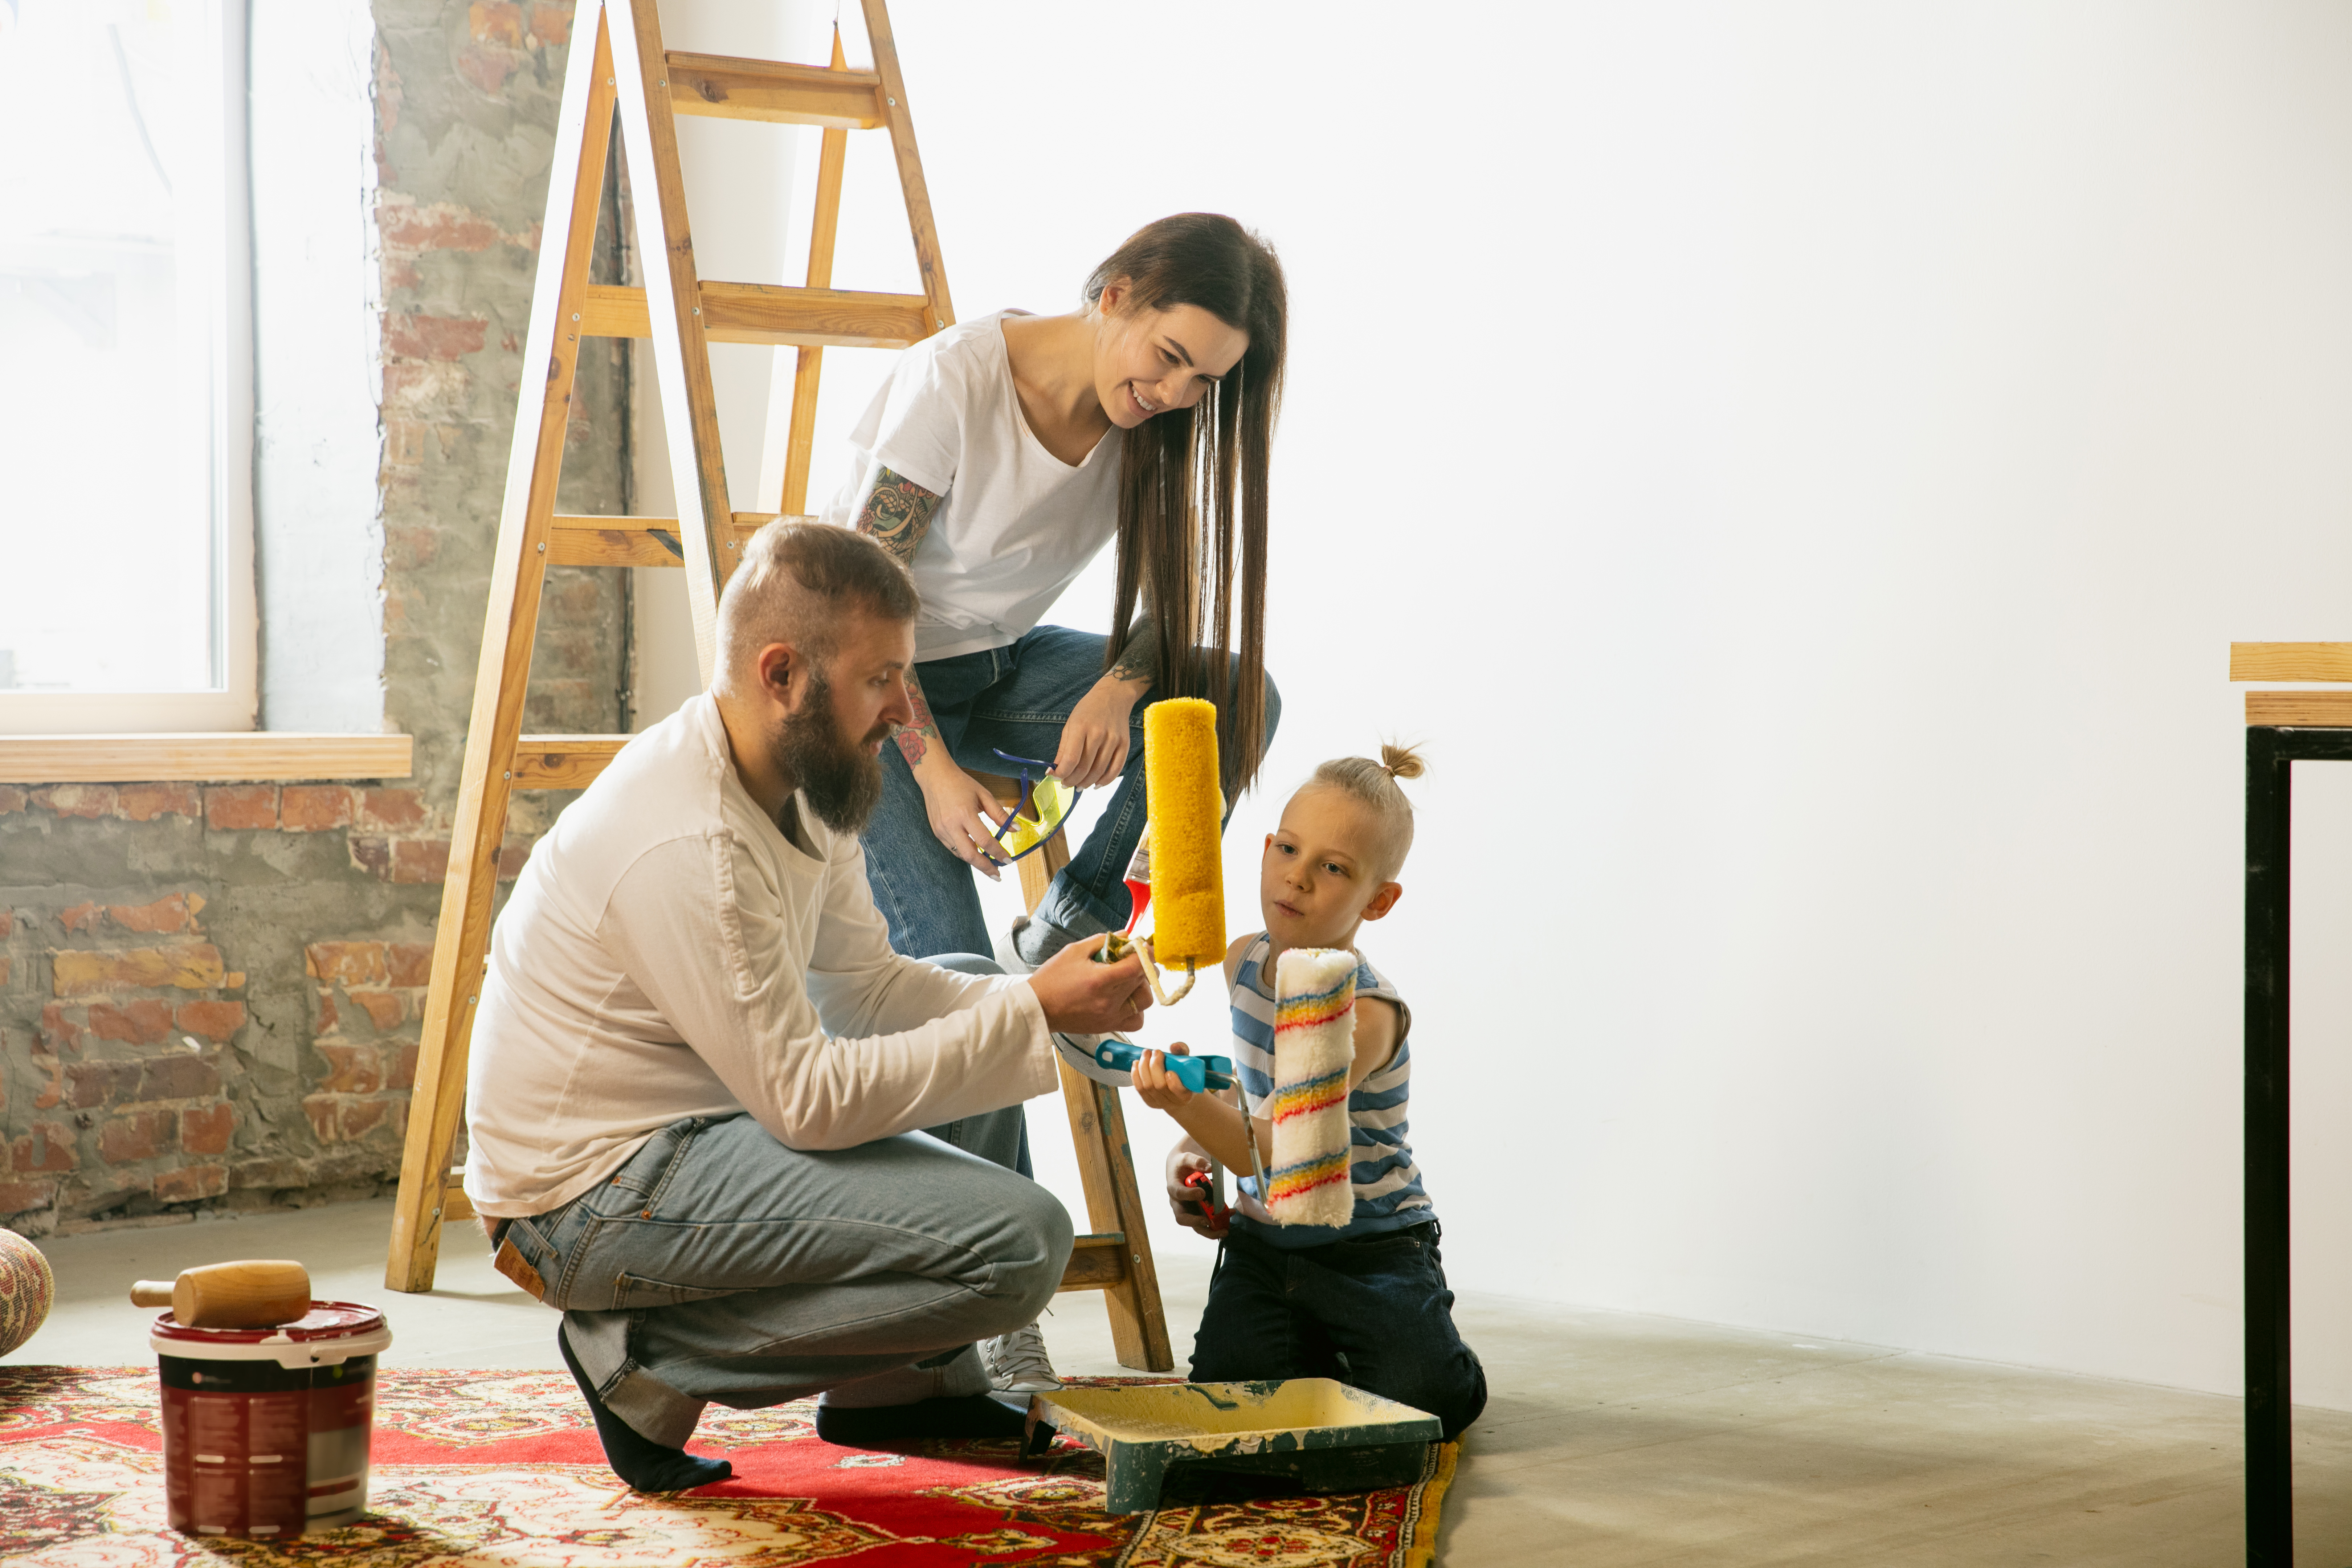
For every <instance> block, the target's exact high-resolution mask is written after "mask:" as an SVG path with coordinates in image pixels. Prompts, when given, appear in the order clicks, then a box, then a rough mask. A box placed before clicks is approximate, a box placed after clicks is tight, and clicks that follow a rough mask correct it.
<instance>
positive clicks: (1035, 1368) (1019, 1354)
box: [980, 1322, 1062, 1394]
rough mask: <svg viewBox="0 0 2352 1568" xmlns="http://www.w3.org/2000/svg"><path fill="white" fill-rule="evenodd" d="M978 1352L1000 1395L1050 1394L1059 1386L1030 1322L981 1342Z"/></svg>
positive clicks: (1042, 1341) (1042, 1339)
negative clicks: (986, 1364)
mask: <svg viewBox="0 0 2352 1568" xmlns="http://www.w3.org/2000/svg"><path fill="white" fill-rule="evenodd" d="M980 1354H981V1359H982V1361H985V1362H986V1363H988V1376H989V1381H990V1382H992V1383H993V1384H995V1385H996V1388H997V1392H999V1393H1000V1394H1051V1393H1053V1392H1054V1391H1055V1389H1057V1388H1059V1387H1061V1386H1062V1380H1061V1379H1060V1378H1058V1377H1055V1375H1054V1363H1052V1362H1051V1361H1049V1360H1048V1359H1046V1355H1045V1335H1044V1334H1042V1333H1040V1332H1038V1331H1037V1325H1036V1324H1035V1323H1034V1322H1030V1323H1026V1324H1024V1325H1023V1326H1022V1327H1020V1328H1017V1329H1015V1330H1013V1331H1012V1332H1011V1333H1009V1334H1003V1335H999V1336H998V1337H997V1338H995V1339H992V1340H982V1341H981V1342H980Z"/></svg>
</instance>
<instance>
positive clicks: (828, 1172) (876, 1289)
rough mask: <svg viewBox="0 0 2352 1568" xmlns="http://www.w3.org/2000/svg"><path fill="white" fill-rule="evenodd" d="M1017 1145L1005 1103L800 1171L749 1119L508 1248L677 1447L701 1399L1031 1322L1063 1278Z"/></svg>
mask: <svg viewBox="0 0 2352 1568" xmlns="http://www.w3.org/2000/svg"><path fill="white" fill-rule="evenodd" d="M932 962H934V963H940V965H942V966H943V967H946V968H950V969H956V970H960V971H962V972H963V973H997V972H998V971H997V968H996V965H995V964H994V963H992V962H991V961H989V960H987V959H982V958H973V957H970V956H968V955H961V954H959V955H956V956H954V957H950V958H942V959H935V960H933V961H932ZM1021 1128H1022V1110H1021V1107H1020V1106H1019V1105H1017V1104H1016V1105H1012V1106H1008V1107H1006V1108H1004V1109H1003V1110H992V1111H989V1112H987V1113H986V1114H984V1115H981V1116H971V1117H965V1118H964V1119H962V1120H961V1121H957V1122H953V1123H950V1124H949V1125H947V1126H944V1127H935V1128H932V1129H930V1130H929V1131H928V1132H907V1133H901V1134H899V1135H898V1137H895V1138H883V1139H877V1141H875V1142H871V1143H865V1144H860V1145H859V1146H858V1147H856V1148H854V1149H839V1150H820V1151H803V1150H796V1149H787V1148H785V1147H784V1146H783V1145H782V1143H779V1142H776V1141H775V1139H773V1138H772V1137H771V1136H769V1134H768V1132H767V1131H766V1130H765V1129H763V1128H761V1125H760V1124H759V1123H758V1122H757V1121H753V1120H752V1119H751V1117H750V1116H748V1115H736V1116H729V1117H717V1118H713V1117H692V1118H689V1119H688V1120H687V1121H679V1122H676V1123H673V1124H672V1125H670V1126H668V1127H666V1128H664V1129H663V1130H662V1131H659V1132H657V1133H656V1134H655V1135H654V1136H653V1137H652V1139H651V1140H649V1141H648V1142H646V1145H645V1146H644V1147H643V1148H641V1149H639V1150H638V1151H637V1152H636V1153H635V1154H634V1155H632V1156H631V1157H630V1159H629V1162H628V1163H626V1164H625V1165H623V1166H622V1167H621V1168H620V1170H618V1171H616V1172H615V1173H614V1174H613V1175H612V1176H611V1177H610V1178H609V1179H608V1180H606V1181H605V1182H604V1183H603V1184H601V1185H599V1186H596V1187H593V1188H591V1189H590V1190H589V1191H588V1192H586V1193H583V1194H581V1195H580V1196H579V1197H577V1198H574V1199H572V1201H571V1202H570V1203H568V1204H565V1205H562V1207H561V1208H556V1209H551V1210H550V1211H548V1212H547V1213H545V1214H541V1215H531V1216H530V1218H528V1219H518V1220H516V1221H514V1222H513V1223H512V1224H511V1225H509V1226H508V1227H507V1231H506V1239H507V1240H509V1241H511V1242H513V1243H514V1245H515V1247H516V1249H517V1250H518V1251H520V1253H521V1254H522V1256H523V1258H525V1260H527V1261H528V1262H529V1263H530V1266H531V1267H532V1268H536V1269H537V1270H538V1271H539V1275H540V1278H541V1279H543V1280H544V1281H545V1282H546V1285H547V1294H546V1297H545V1300H546V1301H547V1304H548V1305H550V1306H551V1307H559V1308H562V1310H563V1336H564V1338H565V1339H566V1340H567V1341H569V1342H570V1343H571V1346H572V1354H573V1355H575V1356H576V1357H578V1358H579V1361H580V1366H581V1370H582V1371H583V1372H584V1373H586V1374H587V1375H588V1378H589V1381H590V1382H591V1383H593V1384H595V1386H596V1389H597V1392H598V1394H600V1396H601V1397H602V1398H603V1399H604V1402H605V1405H606V1406H607V1407H608V1408H609V1409H611V1410H612V1411H613V1412H614V1414H615V1415H619V1416H620V1417H621V1418H622V1419H623V1420H625V1421H626V1422H627V1423H628V1424H629V1425H630V1426H633V1427H635V1428H636V1430H638V1431H639V1432H641V1433H643V1434H644V1435H645V1436H647V1437H650V1438H652V1439H653V1440H654V1441H656V1442H658V1443H665V1444H667V1445H669V1446H670V1447H684V1446H685V1443H686V1440H687V1438H688V1436H692V1435H693V1432H694V1426H695V1423H696V1422H697V1421H698V1420H699V1419H700V1418H701V1415H702V1410H703V1407H704V1405H707V1404H709V1403H710V1402H712V1401H716V1402H718V1403H719V1404H721V1405H732V1406H734V1407H735V1408H737V1409H746V1410H748V1409H757V1408H760V1407H761V1406H764V1405H780V1404H782V1403H783V1402H784V1401H786V1400H788V1399H799V1398H803V1397H805V1396H807V1395H808V1394H814V1393H816V1392H818V1391H819V1390H821V1389H826V1388H831V1387H834V1386H835V1385H836V1384H844V1383H848V1382H851V1381H853V1380H856V1379H860V1378H872V1377H873V1376H874V1375H875V1374H876V1373H888V1372H892V1371H894V1370H895V1369H898V1368H901V1367H907V1366H908V1365H909V1364H910V1363H915V1362H918V1361H934V1362H936V1361H937V1360H938V1359H939V1358H940V1352H951V1351H952V1350H953V1349H954V1348H955V1347H957V1346H961V1345H967V1344H970V1343H971V1342H972V1341H974V1340H977V1339H982V1338H986V1337H988V1336H991V1335H994V1334H1002V1333H1006V1332H1009V1331H1012V1330H1013V1329H1016V1328H1019V1327H1020V1326H1021V1325H1023V1324H1024V1323H1026V1322H1029V1321H1031V1320H1033V1319H1034V1318H1035V1317H1036V1315H1037V1313H1038V1311H1039V1310H1040V1309H1041V1308H1043V1307H1044V1306H1045V1302H1046V1301H1047V1300H1050V1299H1051V1298H1052V1296H1053V1294H1054V1290H1055V1287H1056V1286H1058V1285H1059V1284H1060V1283H1061V1279H1062V1268H1063V1266H1064V1265H1065V1264H1066V1263H1067V1262H1068V1260H1069V1256H1070V1235H1071V1232H1070V1216H1069V1215H1068V1214H1066V1212H1064V1210H1063V1208H1062V1205H1061V1204H1060V1203H1059V1202H1058V1201H1057V1200H1056V1199H1055V1197H1054V1195H1053V1194H1051V1193H1049V1192H1047V1191H1046V1190H1045V1188H1043V1187H1041V1186H1038V1185H1037V1184H1035V1183H1034V1182H1032V1181H1030V1180H1029V1179H1028V1178H1026V1177H1024V1176H1022V1175H1019V1174H1016V1173H1014V1172H1013V1170H1012V1169H1011V1168H1010V1167H1011V1166H1012V1165H1013V1162H1014V1159H1015V1156H1016V1152H1017V1151H1018V1149H1019V1147H1020V1140H1021ZM955 1391H956V1392H969V1391H970V1390H968V1389H958V1390H955ZM906 1396H907V1397H920V1394H919V1393H909V1394H908V1395H906ZM887 1402H892V1403H895V1402H896V1401H895V1400H892V1401H887Z"/></svg>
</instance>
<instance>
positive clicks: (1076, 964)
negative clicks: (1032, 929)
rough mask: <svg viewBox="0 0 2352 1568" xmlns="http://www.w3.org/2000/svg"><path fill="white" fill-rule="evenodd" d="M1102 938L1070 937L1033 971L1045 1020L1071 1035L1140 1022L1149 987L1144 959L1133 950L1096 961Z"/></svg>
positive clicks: (1102, 1032) (1108, 1030)
mask: <svg viewBox="0 0 2352 1568" xmlns="http://www.w3.org/2000/svg"><path fill="white" fill-rule="evenodd" d="M1101 946H1102V943H1101V942H1072V943H1070V945H1069V946H1067V947H1066V948H1064V949H1063V950H1062V951H1061V952H1057V953H1055V955H1054V956H1053V957H1051V958H1049V959H1047V960H1046V961H1045V963H1044V964H1043V965H1041V966H1040V967H1039V968H1038V969H1037V971H1036V972H1035V973H1033V974H1031V975H1030V976H1029V988H1030V989H1031V990H1032V991H1034V992H1035V993H1036V995H1037V1005H1039V1006H1040V1007H1042V1008H1043V1009H1045V1026H1046V1027H1047V1028H1049V1029H1052V1030H1055V1031H1056V1032H1057V1033H1061V1034H1067V1035H1108V1034H1111V1033H1114V1032H1116V1031H1119V1030H1125V1029H1134V1028H1139V1027H1140V1026H1142V1024H1143V1009H1144V1008H1146V1007H1148V1006H1150V1005H1151V992H1150V988H1149V987H1148V986H1147V985H1146V984H1145V983H1144V978H1143V961H1142V959H1140V958H1139V957H1138V956H1137V955H1135V954H1134V953H1129V955H1128V956H1127V957H1125V958H1122V959H1119V960H1118V961H1117V962H1116V963H1097V962H1095V956H1096V952H1097V949H1098V948H1100V947H1101Z"/></svg>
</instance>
